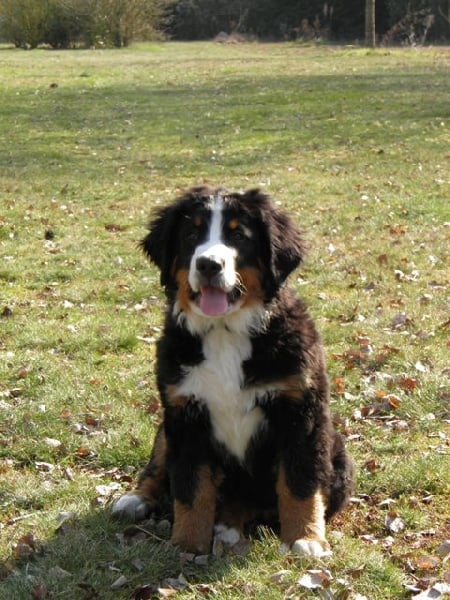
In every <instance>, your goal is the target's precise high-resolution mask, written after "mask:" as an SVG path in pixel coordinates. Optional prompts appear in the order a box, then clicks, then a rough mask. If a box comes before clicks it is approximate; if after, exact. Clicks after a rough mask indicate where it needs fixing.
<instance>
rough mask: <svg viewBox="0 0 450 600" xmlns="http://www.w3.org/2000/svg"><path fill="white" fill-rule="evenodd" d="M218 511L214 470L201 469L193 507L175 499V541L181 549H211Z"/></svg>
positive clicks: (190, 550)
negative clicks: (212, 471) (213, 476)
mask: <svg viewBox="0 0 450 600" xmlns="http://www.w3.org/2000/svg"><path fill="white" fill-rule="evenodd" d="M215 513H216V485H215V483H214V482H213V478H212V474H211V470H210V468H209V467H206V466H203V467H201V469H200V472H199V475H198V482H197V490H196V492H195V497H194V502H193V503H192V506H189V505H186V504H182V503H181V502H180V501H178V500H175V503H174V524H173V531H172V539H171V541H172V543H173V544H175V545H177V546H180V548H181V549H182V550H185V551H188V552H197V553H201V554H206V553H208V552H209V550H210V546H211V540H212V534H213V529H214V519H215Z"/></svg>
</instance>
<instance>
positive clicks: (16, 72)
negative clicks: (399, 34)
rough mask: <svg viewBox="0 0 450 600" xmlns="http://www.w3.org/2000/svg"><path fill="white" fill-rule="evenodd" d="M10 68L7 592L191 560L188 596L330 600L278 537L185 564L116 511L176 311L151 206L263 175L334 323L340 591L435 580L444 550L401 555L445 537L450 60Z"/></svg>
mask: <svg viewBox="0 0 450 600" xmlns="http://www.w3.org/2000/svg"><path fill="white" fill-rule="evenodd" d="M0 59H1V62H2V70H1V74H0V86H1V89H2V102H1V104H0V138H1V139H2V144H1V145H0V194H1V211H0V314H1V315H2V316H1V317H0V327H1V329H0V477H1V480H2V481H1V488H0V511H1V512H0V557H1V559H2V560H3V567H2V569H1V570H0V597H2V598H3V597H4V598H14V599H19V600H21V599H28V598H67V599H79V598H86V599H87V598H102V599H107V598H120V599H122V598H123V599H125V598H129V597H133V593H134V592H133V590H135V589H137V588H139V587H140V586H143V585H146V584H151V585H152V586H155V587H161V586H162V587H167V585H168V584H167V583H164V580H165V579H166V578H168V577H172V578H176V577H178V575H179V574H180V572H183V574H184V576H185V577H186V579H187V581H188V582H189V586H188V587H187V588H186V589H184V590H183V591H181V592H178V596H179V597H180V599H183V598H197V597H216V598H219V599H221V600H225V599H227V598H237V597H243V596H249V597H255V598H264V599H272V598H274V599H275V598H276V599H278V598H294V597H297V598H309V597H317V593H316V592H313V591H308V590H307V589H306V588H303V587H301V586H299V585H298V583H297V582H298V580H299V579H300V578H301V577H302V576H303V575H304V574H305V573H306V571H307V569H309V568H311V567H313V568H314V566H316V567H317V564H316V565H314V563H312V562H311V561H305V560H300V559H296V558H295V557H292V556H289V555H288V556H279V555H278V550H277V548H278V542H277V540H276V539H275V538H274V537H273V535H271V534H270V533H269V532H263V535H262V538H261V540H255V541H254V542H253V543H252V545H251V548H250V553H249V554H248V556H245V557H239V556H232V555H229V554H227V555H225V556H224V557H222V558H220V559H219V558H216V559H211V560H210V563H209V565H208V566H207V567H200V566H197V565H181V564H180V562H179V560H178V556H177V554H176V552H175V551H174V550H173V549H172V548H170V547H168V546H167V544H165V543H164V542H158V541H157V540H156V539H155V538H154V536H153V537H152V536H148V537H147V539H145V540H143V541H139V542H137V543H132V544H127V543H126V540H127V539H128V537H127V536H126V535H125V537H124V526H123V525H122V524H118V523H116V522H113V521H112V520H111V519H110V518H109V513H108V511H107V510H105V505H107V504H108V502H109V501H110V499H111V498H112V497H113V496H115V495H119V494H120V490H125V489H128V488H129V487H130V486H131V485H132V481H133V479H134V478H135V477H136V473H137V471H138V470H139V468H140V467H141V466H142V465H143V464H144V463H145V461H146V458H147V456H148V453H149V449H150V446H151V440H152V436H153V432H154V428H155V425H156V423H157V422H158V414H157V412H158V411H157V408H156V406H155V402H156V400H157V397H156V389H155V381H154V375H153V369H154V343H153V342H152V340H154V339H155V338H157V337H158V335H159V328H160V326H161V319H162V312H161V311H162V308H163V306H164V300H163V297H162V294H161V291H160V289H159V276H158V273H157V272H156V270H155V269H153V268H152V267H149V266H148V265H147V264H146V262H145V260H144V259H143V257H142V256H141V254H140V252H139V251H138V249H137V242H138V241H139V239H140V238H141V237H142V236H143V235H144V232H145V223H146V221H147V218H148V215H149V213H150V212H151V210H152V208H153V207H155V206H156V205H157V204H160V203H164V202H167V201H169V200H170V199H172V198H173V197H174V196H175V195H176V194H177V193H178V192H179V191H180V190H181V189H184V188H185V187H188V186H191V185H194V184H200V183H203V182H208V183H210V184H212V185H221V184H224V185H226V186H228V187H230V188H247V187H252V186H253V187H254V186H261V187H263V188H264V189H265V190H267V191H268V192H270V193H271V194H273V196H275V198H277V199H278V200H279V201H280V202H281V203H282V205H283V206H284V208H286V209H287V210H289V211H290V212H291V214H292V215H293V217H294V218H295V219H296V221H297V222H298V223H299V224H300V226H301V227H302V228H303V229H304V231H305V236H306V238H307V241H308V244H309V246H310V250H309V254H308V259H307V261H306V263H305V265H304V266H303V268H302V270H300V271H299V272H298V274H297V275H296V277H294V278H293V283H294V284H295V285H296V286H297V287H298V291H299V293H300V294H301V295H302V296H303V297H304V298H305V299H306V300H307V302H308V304H309V305H310V308H311V312H312V314H313V315H314V317H315V319H316V321H317V324H318V326H319V328H320V330H321V332H322V334H323V338H324V341H325V344H326V348H327V354H328V362H329V371H330V378H331V382H332V390H333V393H332V403H333V404H332V408H333V412H334V413H336V419H337V422H338V426H339V427H340V428H341V429H342V430H343V431H344V433H345V434H346V435H347V437H348V442H347V443H348V446H349V448H350V450H351V452H352V454H353V455H354V457H355V460H356V463H357V469H358V488H357V494H359V499H360V501H359V502H355V503H353V504H352V505H351V506H350V507H349V509H348V510H347V511H346V512H345V513H343V514H342V515H340V516H339V517H338V518H337V519H336V520H335V521H334V523H333V524H332V525H331V526H330V533H329V537H330V540H331V542H332V545H333V549H334V554H333V557H332V558H330V559H327V560H326V561H325V562H324V563H320V564H319V568H326V569H328V570H329V571H330V572H331V575H332V577H333V580H332V581H331V583H330V586H329V588H328V591H329V592H330V594H331V595H332V597H333V598H341V597H347V596H346V595H345V594H346V593H347V592H348V593H349V594H350V597H352V595H355V594H358V593H359V594H362V595H364V596H366V597H367V598H370V599H371V600H384V599H386V598H407V597H410V595H411V593H410V592H409V591H408V590H407V589H406V587H405V584H412V583H416V584H417V583H418V584H419V586H420V585H422V586H424V587H427V586H431V585H432V584H433V582H434V581H442V580H444V579H445V577H446V574H445V571H446V569H447V571H448V567H446V566H445V564H444V563H443V561H442V559H440V560H439V561H438V563H437V565H436V566H433V567H431V566H430V568H429V569H425V570H424V569H423V568H422V570H420V569H419V570H417V569H416V570H414V568H413V567H412V566H411V565H414V559H415V558H416V557H420V556H425V557H436V556H437V550H438V548H439V546H440V545H441V543H442V542H443V541H444V540H445V539H449V537H450V532H449V511H448V506H449V504H448V502H449V497H450V479H449V477H450V475H449V474H450V469H449V468H448V465H449V461H448V454H449V435H450V434H449V429H448V422H449V415H450V407H449V402H450V386H449V372H448V369H449V367H450V362H449V346H450V334H449V331H450V329H449V327H450V326H449V324H448V319H449V316H450V315H449V312H450V302H449V285H450V284H449V269H448V265H449V262H450V256H449V254H450V250H449V248H450V239H449V238H450V202H449V172H448V159H449V157H450V154H449V142H450V134H449V126H450V119H449V117H450V107H449V103H448V98H449V96H450V79H449V77H448V72H449V67H450V54H449V52H448V50H447V49H445V48H436V49H433V48H430V49H420V50H414V49H408V50H390V51H387V50H383V51H381V50H380V51H374V52H373V51H370V52H367V51H365V50H362V49H357V48H342V47H341V48H338V47H336V48H323V47H315V46H311V47H308V46H301V45H296V44H285V45H265V44H248V45H233V46H231V45H230V46H227V45H215V44H212V43H197V44H173V43H167V44H162V45H160V46H139V47H135V48H130V49H126V50H122V51H77V52H72V51H65V52H49V51H41V50H38V51H33V52H22V51H14V50H5V49H2V50H0ZM401 313H404V318H401V317H399V315H401ZM366 350H369V352H366ZM52 440H57V441H58V442H59V444H55V442H52ZM99 486H110V487H108V488H105V487H103V488H102V487H99ZM386 500H390V501H393V503H391V504H390V505H389V507H388V506H387V504H386V502H385V501H386ZM389 510H395V511H396V512H397V513H398V515H399V516H400V517H401V519H402V520H403V522H404V525H405V528H404V530H403V531H402V532H399V533H391V534H389V532H387V531H386V529H385V525H384V522H385V517H386V514H387V512H388V511H389ZM66 512H68V513H70V515H71V516H70V518H69V519H68V520H67V521H66V522H65V523H63V525H61V526H60V527H59V525H58V517H59V515H60V514H61V513H66ZM147 526H148V527H150V528H151V524H147ZM125 533H126V531H125ZM389 535H390V536H391V537H388V536H389ZM30 536H32V537H30ZM131 540H134V538H133V537H132V538H131ZM135 541H136V540H135ZM55 567H59V568H61V569H64V570H65V571H67V572H68V573H69V575H67V574H66V575H61V572H58V570H57V569H55ZM422 567H423V565H422ZM280 570H286V571H287V572H286V573H285V574H284V576H283V577H282V578H281V580H280V581H274V580H273V575H274V574H275V573H277V572H279V571H280ZM121 575H123V576H124V577H125V578H126V582H125V583H124V585H123V586H122V587H119V588H118V589H111V585H112V584H113V583H114V581H116V580H117V579H118V578H119V577H120V576H121ZM427 578H430V579H429V581H428V580H427ZM341 580H342V581H343V583H342V581H341ZM341 588H343V590H342V589H341ZM349 590H350V591H349ZM143 593H144V592H141V594H143ZM134 597H139V595H138V592H135V593H134ZM142 597H144V596H142ZM330 597H331V596H330Z"/></svg>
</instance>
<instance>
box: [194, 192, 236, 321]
mask: <svg viewBox="0 0 450 600" xmlns="http://www.w3.org/2000/svg"><path fill="white" fill-rule="evenodd" d="M223 208H224V205H223V201H222V200H221V199H220V198H215V199H214V200H213V202H212V205H211V212H212V215H211V221H210V224H209V232H208V236H207V239H206V241H205V242H203V244H200V245H199V246H198V247H197V248H196V249H195V252H194V254H193V256H192V258H191V263H190V267H189V285H190V286H191V288H192V290H193V291H194V292H198V293H199V300H198V307H199V309H200V311H201V312H202V313H203V314H205V315H208V316H221V315H224V314H226V313H227V312H228V310H229V309H230V301H229V298H228V294H229V293H230V292H231V291H232V290H233V289H234V287H235V286H236V283H237V275H236V266H235V263H236V255H237V252H236V249H235V248H232V247H230V246H227V245H226V244H225V243H224V240H223V235H222V232H223Z"/></svg>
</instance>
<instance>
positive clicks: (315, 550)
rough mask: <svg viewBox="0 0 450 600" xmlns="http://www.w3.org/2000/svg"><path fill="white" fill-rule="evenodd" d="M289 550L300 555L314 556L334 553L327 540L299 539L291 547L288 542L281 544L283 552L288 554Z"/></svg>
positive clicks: (319, 556) (322, 556) (318, 556)
mask: <svg viewBox="0 0 450 600" xmlns="http://www.w3.org/2000/svg"><path fill="white" fill-rule="evenodd" d="M289 550H291V551H292V552H293V553H294V554H297V555H298V556H312V557H314V558H324V557H326V556H331V555H332V552H331V550H330V547H329V546H328V543H327V542H326V541H325V540H323V541H322V540H321V541H319V540H306V539H299V540H295V542H294V543H293V544H292V546H291V547H290V548H289V546H288V545H287V544H281V547H280V552H281V553H282V554H286V553H287V552H289Z"/></svg>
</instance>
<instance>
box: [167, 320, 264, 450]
mask: <svg viewBox="0 0 450 600" xmlns="http://www.w3.org/2000/svg"><path fill="white" fill-rule="evenodd" d="M250 353H251V342H250V339H249V337H248V335H247V334H245V333H240V332H231V331H228V330H227V329H225V328H215V329H213V330H211V331H210V332H209V333H207V334H206V335H205V337H204V340H203V354H204V356H205V360H204V361H203V362H202V363H201V364H200V365H198V366H195V367H190V368H188V369H187V370H186V376H185V378H184V379H183V381H182V383H181V384H180V385H179V386H178V390H177V392H178V393H179V394H181V395H185V396H194V397H195V398H196V399H197V400H198V401H199V402H202V403H204V404H205V405H206V406H207V407H208V410H209V413H210V416H211V421H212V426H213V430H214V435H215V437H216V439H217V440H219V441H220V442H222V443H223V444H224V445H225V446H226V448H227V449H228V450H229V451H230V452H231V453H233V454H234V455H235V456H236V457H237V458H238V459H240V460H243V459H244V457H245V452H246V450H247V447H248V445H249V442H250V440H251V438H252V437H253V436H254V435H255V433H256V432H257V431H258V430H259V429H260V427H261V426H262V425H263V423H264V421H265V419H264V413H263V411H262V410H261V408H259V407H258V406H255V402H256V399H257V395H258V392H257V391H256V390H250V389H249V390H243V389H241V388H242V383H243V378H244V375H243V371H242V361H243V360H245V359H247V358H249V356H250Z"/></svg>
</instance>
